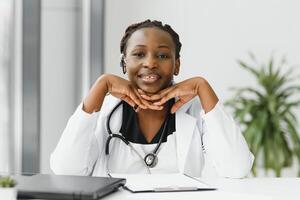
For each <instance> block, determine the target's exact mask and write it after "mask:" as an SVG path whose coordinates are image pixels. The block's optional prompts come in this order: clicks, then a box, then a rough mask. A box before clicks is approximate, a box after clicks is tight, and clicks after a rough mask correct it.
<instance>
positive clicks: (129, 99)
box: [120, 96, 136, 107]
mask: <svg viewBox="0 0 300 200" xmlns="http://www.w3.org/2000/svg"><path fill="white" fill-rule="evenodd" d="M120 99H122V100H123V101H125V102H126V103H128V104H129V105H130V106H132V107H134V106H135V105H136V104H135V103H134V101H132V100H131V98H130V97H129V96H124V97H121V98H120Z"/></svg>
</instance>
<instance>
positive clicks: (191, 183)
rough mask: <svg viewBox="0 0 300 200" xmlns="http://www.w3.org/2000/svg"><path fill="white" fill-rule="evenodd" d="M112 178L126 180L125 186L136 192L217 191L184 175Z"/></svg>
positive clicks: (126, 175) (123, 175) (124, 175)
mask: <svg viewBox="0 0 300 200" xmlns="http://www.w3.org/2000/svg"><path fill="white" fill-rule="evenodd" d="M111 176H112V177H116V178H125V179H126V184H125V186H126V187H127V188H128V189H129V190H131V191H134V192H139V191H140V192H141V191H156V192H162V191H180V190H199V189H215V188H214V187H212V186H210V185H207V184H206V183H204V182H201V181H199V180H195V179H193V178H191V177H188V176H186V175H184V174H111Z"/></svg>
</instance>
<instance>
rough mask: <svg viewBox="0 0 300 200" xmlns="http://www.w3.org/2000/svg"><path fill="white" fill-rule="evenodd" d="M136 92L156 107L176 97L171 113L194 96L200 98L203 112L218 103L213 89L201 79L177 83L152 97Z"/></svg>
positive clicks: (196, 78)
mask: <svg viewBox="0 0 300 200" xmlns="http://www.w3.org/2000/svg"><path fill="white" fill-rule="evenodd" d="M138 91H139V93H140V94H141V97H142V98H144V99H146V100H147V101H150V102H151V101H152V102H153V101H154V102H155V103H153V105H157V106H162V105H163V104H165V103H166V102H167V101H168V100H169V99H172V98H174V97H177V98H178V101H177V102H176V103H175V104H174V105H173V106H172V108H171V113H175V112H176V111H177V110H178V109H179V108H180V107H181V106H182V105H184V104H185V103H187V102H188V101H190V100H191V99H193V98H194V97H195V96H198V97H199V98H200V101H201V104H202V107H203V109H204V111H205V112H209V111H210V110H211V109H212V108H213V107H214V106H215V105H216V103H217V102H218V97H217V96H216V94H215V92H214V91H213V89H212V88H211V87H210V85H209V84H208V82H207V81H206V80H205V79H203V78H201V77H194V78H191V79H187V80H185V81H182V82H179V83H177V84H175V85H172V86H171V87H168V88H166V89H164V90H161V91H160V92H159V93H157V94H154V95H147V94H145V93H144V92H142V91H141V90H138Z"/></svg>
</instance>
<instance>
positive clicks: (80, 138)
mask: <svg viewBox="0 0 300 200" xmlns="http://www.w3.org/2000/svg"><path fill="white" fill-rule="evenodd" d="M180 48H181V43H180V41H179V36H178V34H177V33H176V32H175V31H174V30H173V29H172V28H171V27H170V26H169V25H164V24H162V22H159V21H151V20H146V21H143V22H140V23H137V24H133V25H131V26H129V27H128V28H127V29H126V31H125V35H124V37H123V39H122V40H121V46H120V50H121V54H122V58H121V67H122V69H123V72H124V73H125V74H127V76H128V80H127V79H124V78H121V77H119V76H116V75H111V74H104V75H102V76H100V77H99V78H98V80H97V81H96V82H95V83H94V85H93V87H92V88H91V90H90V92H89V94H88V95H87V97H86V98H85V99H84V101H83V102H82V104H80V105H79V107H78V108H77V110H76V111H75V113H74V114H73V116H72V117H71V118H70V120H69V122H68V124H67V127H66V129H65V130H64V132H63V134H62V136H61V139H60V141H59V143H58V145H57V147H56V149H55V151H54V152H53V154H52V155H51V160H50V163H51V168H52V170H53V171H54V172H55V173H57V174H77V175H94V176H107V175H109V174H110V172H113V173H150V174H151V173H185V174H188V175H191V176H201V175H202V170H203V167H204V163H205V161H206V160H209V161H211V163H213V167H212V168H213V169H215V171H216V174H217V175H218V176H221V177H234V178H236V177H244V176H246V175H247V174H248V173H249V171H250V169H251V167H252V163H253V159H254V157H253V155H252V154H251V152H250V151H249V149H248V146H247V144H246V142H245V139H244V138H243V136H242V134H241V132H240V129H239V127H238V126H237V125H236V123H235V122H234V120H233V119H232V117H231V116H230V115H228V114H227V113H226V112H225V110H224V108H223V106H222V104H221V103H220V102H219V100H218V98H217V95H216V94H215V92H214V90H213V89H212V88H211V87H210V85H209V83H208V82H207V81H206V80H205V79H204V78H203V77H200V76H199V77H192V78H189V79H187V80H184V81H182V82H179V83H174V82H173V77H174V75H175V76H177V75H178V74H179V69H180ZM107 94H110V95H107ZM110 144H111V145H110ZM125 144H126V145H125Z"/></svg>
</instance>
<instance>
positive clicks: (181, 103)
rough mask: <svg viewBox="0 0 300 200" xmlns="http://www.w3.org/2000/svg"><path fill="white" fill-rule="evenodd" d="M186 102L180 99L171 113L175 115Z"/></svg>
mask: <svg viewBox="0 0 300 200" xmlns="http://www.w3.org/2000/svg"><path fill="white" fill-rule="evenodd" d="M183 104H185V102H183V101H182V99H179V100H178V101H177V102H176V103H174V105H173V106H172V108H171V113H172V114H173V113H175V112H176V111H177V110H178V109H179V108H180V107H181V106H182V105H183Z"/></svg>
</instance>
